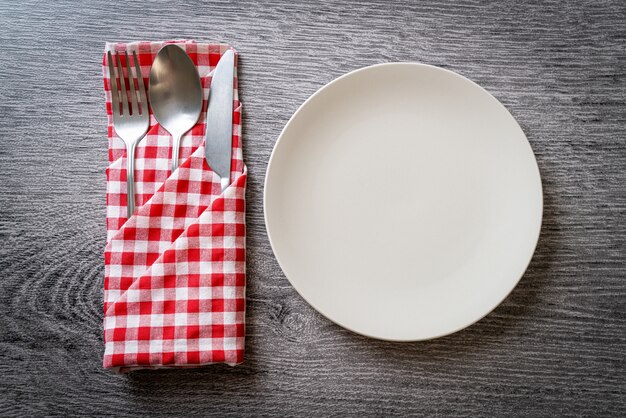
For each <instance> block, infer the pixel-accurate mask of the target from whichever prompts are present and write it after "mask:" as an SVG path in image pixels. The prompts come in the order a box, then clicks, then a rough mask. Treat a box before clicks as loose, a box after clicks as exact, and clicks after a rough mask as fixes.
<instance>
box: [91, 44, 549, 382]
mask: <svg viewBox="0 0 626 418" xmlns="http://www.w3.org/2000/svg"><path fill="white" fill-rule="evenodd" d="M105 50H106V56H105V57H104V60H103V74H104V80H105V83H104V88H105V95H106V108H107V114H108V116H109V118H108V119H109V129H108V133H109V159H110V165H109V167H108V169H107V220H106V221H107V229H108V240H107V246H106V248H105V282H104V287H105V298H104V312H105V318H104V342H105V352H104V360H103V364H104V367H105V368H110V369H113V370H115V371H119V372H130V371H133V370H137V369H142V368H148V369H150V368H161V367H197V366H204V365H208V364H213V363H226V364H229V365H231V366H235V365H237V364H240V363H242V362H243V361H244V347H245V302H246V301H245V293H246V292H245V286H246V268H245V251H246V242H245V236H246V231H245V187H246V176H247V170H246V167H245V164H244V162H243V161H244V160H243V150H242V146H241V144H242V140H241V138H242V129H241V124H240V120H241V112H242V104H241V102H240V101H239V100H238V89H237V87H238V82H237V81H238V78H237V76H236V68H237V67H236V62H237V54H236V52H235V51H234V50H233V49H232V48H231V47H230V46H228V45H214V44H205V43H198V42H195V41H166V42H163V43H159V42H133V43H128V44H115V43H108V44H107V45H106V48H105ZM130 57H132V59H131V58H130ZM126 86H128V88H127V87H126ZM146 86H148V87H147V92H146ZM187 132H190V133H189V134H186V133H187ZM170 137H171V138H170ZM120 139H122V141H121V142H123V144H124V148H121V147H120ZM374 191H376V193H377V194H378V195H373V194H372V193H373V192H374ZM136 196H137V197H138V198H139V199H138V200H137V201H135V197H136ZM542 196H543V195H542V187H541V179H540V175H539V171H538V167H537V163H536V160H535V158H534V155H533V152H532V149H531V148H530V145H529V143H528V140H527V139H526V137H525V136H524V133H523V132H522V130H521V128H520V127H519V125H518V124H517V123H516V121H515V119H514V118H513V117H512V116H511V114H510V113H509V112H508V111H507V110H506V109H505V108H504V106H503V105H502V104H500V103H499V102H498V101H497V99H495V98H494V97H493V96H491V95H490V94H489V93H488V92H486V91H485V90H484V89H482V88H481V87H480V86H478V85H476V84H475V83H473V82H471V81H470V80H468V79H466V78H464V77H462V76H460V75H458V74H456V73H454V72H451V71H447V70H443V69H440V68H437V67H434V66H428V65H423V64H416V63H389V64H379V65H375V66H371V67H366V68H363V69H359V70H355V71H352V72H351V73H349V74H346V75H343V76H341V77H339V78H337V79H336V80H334V81H332V82H330V83H329V84H327V85H326V86H324V87H322V88H321V89H320V90H318V91H317V92H316V93H315V94H313V95H312V96H311V97H310V98H309V99H307V100H306V101H305V102H304V103H303V104H302V105H301V106H300V108H299V109H298V110H297V111H296V112H295V113H294V115H293V116H292V117H291V119H290V120H289V122H288V123H287V124H286V126H285V128H284V129H283V131H282V133H281V135H280V136H279V139H278V141H277V142H276V145H275V147H274V151H273V152H272V155H271V157H270V161H269V164H268V169H267V175H266V178H265V190H264V214H265V221H266V227H267V231H268V236H269V239H270V243H271V245H272V249H273V251H274V254H275V255H276V257H277V260H278V262H279V264H280V266H281V268H282V269H283V271H284V273H285V275H286V276H287V278H288V279H289V281H290V283H291V284H292V285H293V286H294V288H295V289H296V290H297V291H298V293H299V294H300V295H301V296H302V297H303V298H304V299H305V300H306V301H307V302H309V303H310V304H311V306H313V307H314V308H315V309H316V310H317V311H318V312H320V313H321V314H322V315H324V316H325V317H327V318H329V319H330V320H332V321H334V322H335V323H337V324H339V325H341V326H343V327H344V328H347V329H349V330H351V331H353V332H356V333H358V334H362V335H365V336H369V337H372V338H377V339H381V340H389V341H420V340H429V339H432V338H437V337H441V336H444V335H447V334H450V333H453V332H455V331H458V330H461V329H463V328H465V327H466V326H469V325H471V324H472V323H474V322H476V321H477V320H479V319H480V318H481V317H483V316H485V315H487V314H488V313H489V312H490V311H491V310H493V309H494V308H495V307H496V306H497V305H498V304H499V303H500V302H501V301H502V300H503V299H504V298H505V297H506V296H507V295H508V294H509V293H510V292H511V290H512V289H513V288H514V287H515V285H516V284H517V282H518V281H519V279H520V278H521V276H522V275H523V273H524V271H525V269H526V267H527V265H528V263H529V262H530V259H531V257H532V254H533V252H534V249H535V246H536V244H537V240H538V237H539V231H540V228H541V218H542ZM124 202H125V203H126V211H124V206H123V204H124ZM366 202H367V203H366Z"/></svg>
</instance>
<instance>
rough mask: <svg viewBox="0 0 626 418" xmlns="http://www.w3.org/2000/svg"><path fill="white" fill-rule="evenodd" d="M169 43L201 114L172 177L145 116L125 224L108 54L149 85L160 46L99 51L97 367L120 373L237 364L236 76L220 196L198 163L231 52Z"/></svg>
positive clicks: (241, 234)
mask: <svg viewBox="0 0 626 418" xmlns="http://www.w3.org/2000/svg"><path fill="white" fill-rule="evenodd" d="M176 43H179V44H180V45H181V46H183V47H184V48H185V50H186V51H187V53H188V54H189V56H190V57H191V59H192V60H193V61H194V63H195V64H196V65H197V67H198V72H199V73H200V77H201V80H202V85H203V88H204V97H205V100H204V109H203V112H202V116H201V119H200V121H199V123H198V124H197V125H196V126H195V127H194V128H193V129H192V131H191V132H190V133H188V134H187V135H185V136H184V137H183V140H182V141H181V149H180V162H181V164H180V166H179V168H178V169H177V170H176V171H175V172H174V173H171V172H170V167H171V154H172V150H171V143H172V139H171V136H170V135H169V134H167V132H166V131H164V130H163V129H162V128H160V127H159V126H158V124H157V123H156V120H155V119H154V117H153V116H152V115H151V118H150V129H149V131H148V134H147V136H146V137H145V138H144V139H143V140H142V141H141V142H140V143H139V145H138V146H137V151H136V171H135V182H136V204H137V209H136V211H135V213H134V214H133V215H132V216H131V217H130V218H129V219H127V214H126V170H125V167H126V161H125V158H126V157H125V146H124V143H123V142H122V141H121V139H119V138H118V137H117V136H116V135H115V131H114V129H113V120H112V115H111V96H110V84H109V82H110V81H109V74H108V64H107V62H106V51H109V50H111V51H116V52H120V51H129V52H130V51H136V52H137V56H138V59H139V62H140V65H141V72H142V76H143V77H144V82H145V85H146V86H148V76H149V72H150V65H151V64H152V61H153V59H154V57H155V56H156V53H157V52H158V50H159V49H160V48H161V46H162V45H163V44H164V43H161V42H138V43H130V44H107V46H106V50H105V57H104V59H103V74H104V89H105V97H106V109H107V114H108V122H109V124H108V136H109V162H110V164H109V167H108V169H107V238H108V239H107V245H106V248H105V283H104V288H105V289H104V310H105V318H104V340H105V352H104V361H103V363H104V367H107V368H115V369H117V370H120V371H129V370H133V369H136V368H155V367H176V366H179V367H193V366H199V365H204V364H210V363H218V362H225V363H228V364H231V365H234V364H237V363H240V362H242V361H243V349H244V320H245V184H246V168H245V165H244V163H243V158H242V148H241V123H240V120H241V104H240V103H239V100H238V95H237V78H236V76H235V91H234V112H233V160H232V172H231V182H232V183H231V185H230V186H229V187H228V188H227V189H226V190H225V191H224V192H223V193H221V187H220V178H219V176H217V175H216V174H215V173H213V171H211V169H210V168H209V166H208V165H207V163H206V160H205V158H204V144H203V142H204V130H205V124H204V117H205V115H206V105H207V100H206V99H207V97H208V89H209V86H210V82H211V76H212V72H213V70H214V69H215V66H216V65H217V63H218V61H219V59H220V57H221V55H222V54H223V53H224V52H225V51H226V50H227V49H228V48H229V46H227V45H208V44H199V43H195V42H191V41H176ZM130 55H131V56H132V54H130ZM235 62H236V60H235ZM123 64H124V62H123ZM235 65H236V64H235ZM125 70H126V69H125V67H124V72H125ZM235 73H236V72H235ZM125 76H126V74H125Z"/></svg>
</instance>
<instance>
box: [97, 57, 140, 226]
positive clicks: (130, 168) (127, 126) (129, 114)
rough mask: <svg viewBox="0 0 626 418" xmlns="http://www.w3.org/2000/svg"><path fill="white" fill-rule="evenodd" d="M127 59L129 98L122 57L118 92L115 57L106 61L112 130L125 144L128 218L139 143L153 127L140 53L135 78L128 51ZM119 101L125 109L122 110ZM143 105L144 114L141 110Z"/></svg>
mask: <svg viewBox="0 0 626 418" xmlns="http://www.w3.org/2000/svg"><path fill="white" fill-rule="evenodd" d="M124 55H125V57H126V70H127V72H128V84H129V85H130V97H128V93H129V92H127V91H126V82H125V81H124V72H123V71H122V61H121V59H120V54H119V53H118V54H116V56H117V74H118V77H119V82H120V87H119V90H118V86H117V78H116V77H115V71H114V67H115V66H114V65H113V57H112V55H111V51H108V52H107V61H108V62H109V85H110V86H111V104H112V110H113V127H114V128H115V132H116V133H117V136H119V137H120V138H121V139H122V141H124V144H125V145H126V210H127V214H126V217H127V218H130V216H131V215H132V214H133V212H134V211H135V148H136V147H137V144H138V143H139V141H141V140H142V138H143V137H144V136H146V132H148V126H149V125H150V116H149V114H150V111H149V110H148V99H147V98H146V88H145V86H144V82H143V77H142V76H141V69H140V68H139V60H138V59H137V53H136V52H135V51H133V59H134V62H135V77H133V75H132V72H131V69H130V61H129V59H128V52H124ZM135 79H136V80H137V85H138V88H137V90H138V92H139V103H138V102H137V91H136V90H135ZM129 100H130V103H131V108H130V111H129V108H128V102H129ZM120 101H121V103H122V107H121V109H120ZM139 105H141V112H140V111H139Z"/></svg>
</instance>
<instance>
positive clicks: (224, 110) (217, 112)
mask: <svg viewBox="0 0 626 418" xmlns="http://www.w3.org/2000/svg"><path fill="white" fill-rule="evenodd" d="M234 75H235V53H234V52H233V50H232V49H229V50H228V51H226V52H225V53H224V55H222V58H220V61H219V62H218V63H217V67H216V68H215V72H214V73H213V78H212V79H211V87H210V89H209V106H208V109H207V115H206V132H205V136H204V137H205V150H204V152H205V158H206V162H207V163H208V164H209V167H211V169H212V170H213V171H214V172H215V173H216V174H217V175H218V176H220V177H221V185H222V191H224V190H225V189H226V187H228V185H229V184H230V160H231V153H232V146H233V79H234Z"/></svg>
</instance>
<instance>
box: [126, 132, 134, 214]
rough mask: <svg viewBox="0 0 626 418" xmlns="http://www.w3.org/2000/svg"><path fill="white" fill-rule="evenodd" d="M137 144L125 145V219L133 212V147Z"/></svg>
mask: <svg viewBox="0 0 626 418" xmlns="http://www.w3.org/2000/svg"><path fill="white" fill-rule="evenodd" d="M136 146H137V143H136V142H134V143H132V144H129V145H126V218H130V217H131V215H132V214H133V212H134V211H135V147H136Z"/></svg>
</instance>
